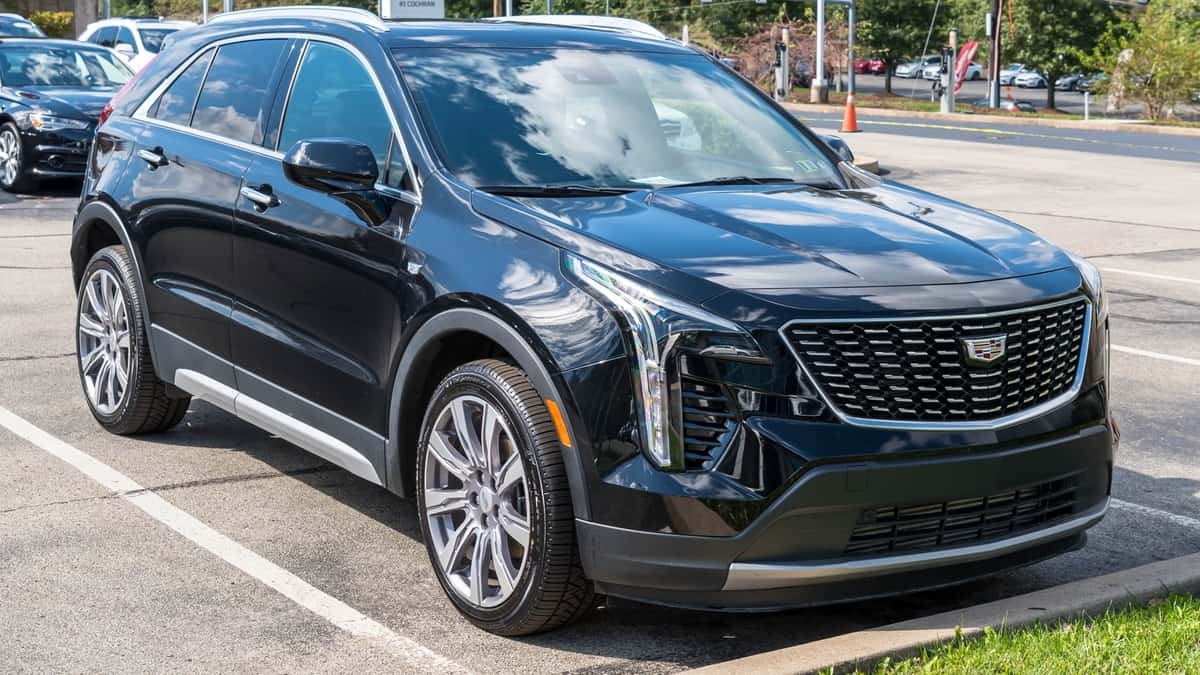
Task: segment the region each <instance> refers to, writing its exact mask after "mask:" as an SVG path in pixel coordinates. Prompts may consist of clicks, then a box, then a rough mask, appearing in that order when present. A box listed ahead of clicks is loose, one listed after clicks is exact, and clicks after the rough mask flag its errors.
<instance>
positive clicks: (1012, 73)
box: [1000, 63, 1029, 86]
mask: <svg viewBox="0 0 1200 675" xmlns="http://www.w3.org/2000/svg"><path fill="white" fill-rule="evenodd" d="M1027 70H1029V69H1028V68H1026V67H1025V64H1024V63H1010V64H1008V65H1007V66H1004V69H1003V70H1001V71H1000V84H1003V85H1005V86H1007V85H1010V84H1012V83H1013V80H1015V79H1016V77H1017V76H1018V75H1020V74H1021V73H1023V72H1025V71H1027Z"/></svg>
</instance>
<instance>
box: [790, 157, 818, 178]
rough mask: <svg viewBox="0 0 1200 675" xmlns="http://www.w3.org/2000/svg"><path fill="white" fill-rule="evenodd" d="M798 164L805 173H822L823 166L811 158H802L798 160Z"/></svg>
mask: <svg viewBox="0 0 1200 675" xmlns="http://www.w3.org/2000/svg"><path fill="white" fill-rule="evenodd" d="M796 166H798V167H800V170H801V171H803V172H804V173H807V174H810V175H811V174H815V173H821V166H820V165H819V164H817V163H816V162H814V161H812V160H811V159H802V160H800V161H798V162H796Z"/></svg>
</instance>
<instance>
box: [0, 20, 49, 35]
mask: <svg viewBox="0 0 1200 675" xmlns="http://www.w3.org/2000/svg"><path fill="white" fill-rule="evenodd" d="M0 35H3V36H7V37H46V34H45V33H43V32H42V29H40V28H38V27H37V26H35V25H33V24H32V23H30V22H28V21H17V20H12V19H7V20H6V19H0Z"/></svg>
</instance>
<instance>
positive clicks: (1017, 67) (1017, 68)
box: [1004, 63, 1025, 70]
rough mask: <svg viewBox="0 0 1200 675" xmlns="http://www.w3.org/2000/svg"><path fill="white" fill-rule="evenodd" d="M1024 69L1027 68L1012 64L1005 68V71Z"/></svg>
mask: <svg viewBox="0 0 1200 675" xmlns="http://www.w3.org/2000/svg"><path fill="white" fill-rule="evenodd" d="M1024 67H1025V66H1022V65H1021V64H1019V63H1010V64H1008V65H1007V66H1005V68H1004V69H1005V70H1020V69H1022V68H1024Z"/></svg>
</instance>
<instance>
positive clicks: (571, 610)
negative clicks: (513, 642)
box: [416, 359, 596, 636]
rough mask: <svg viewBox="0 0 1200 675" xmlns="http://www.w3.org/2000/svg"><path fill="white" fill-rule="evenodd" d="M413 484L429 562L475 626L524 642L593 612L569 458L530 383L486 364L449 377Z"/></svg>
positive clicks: (424, 435) (433, 408)
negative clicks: (566, 463) (567, 464)
mask: <svg viewBox="0 0 1200 675" xmlns="http://www.w3.org/2000/svg"><path fill="white" fill-rule="evenodd" d="M517 472H520V477H519V478H518V477H517ZM416 476H417V490H416V492H417V503H418V509H419V514H420V518H419V519H420V522H421V534H422V535H423V537H424V539H425V546H426V549H427V550H428V552H429V560H430V562H431V563H432V564H433V568H434V572H435V574H436V575H437V578H438V582H439V583H441V585H442V589H443V590H444V591H445V592H446V595H447V596H448V597H449V598H450V600H451V602H453V603H454V606H455V608H456V609H458V611H459V612H460V613H461V614H462V615H463V616H465V617H466V618H467V620H469V621H470V622H471V623H473V624H475V625H476V626H478V627H480V628H482V629H484V630H486V631H489V632H491V633H496V634H498V635H508V636H513V635H529V634H531V633H538V632H541V631H546V630H551V629H554V628H558V627H559V626H563V625H565V624H567V623H570V622H572V621H575V620H577V619H579V618H580V617H582V616H584V615H585V614H587V612H588V611H589V610H591V609H592V608H593V607H595V605H596V595H595V592H594V590H593V587H592V583H591V581H589V580H588V579H587V578H586V577H585V576H584V574H583V567H582V565H581V564H580V560H579V551H578V548H577V546H576V543H575V514H574V510H573V508H572V505H571V491H570V488H569V486H568V484H567V475H566V468H565V466H564V464H563V458H562V448H561V447H560V445H559V441H558V435H557V433H556V432H555V427H554V423H553V421H552V420H551V419H550V414H549V412H548V411H547V410H546V405H545V403H543V401H542V398H541V396H539V395H538V393H537V390H536V389H534V387H533V385H532V384H531V383H530V381H529V379H528V377H526V375H525V373H524V372H523V371H521V370H520V369H518V368H515V367H513V366H511V365H509V364H507V363H504V362H502V361H496V360H492V359H488V360H481V361H473V362H471V363H468V364H465V365H463V366H459V367H458V368H456V369H454V370H453V371H452V372H451V373H450V374H449V375H447V376H446V378H445V379H443V380H442V382H441V384H439V385H438V387H437V390H436V391H435V392H434V393H433V396H432V398H431V400H430V403H429V406H428V408H427V410H426V413H425V420H424V422H423V423H422V426H421V436H420V444H419V451H418V453H417V473H416ZM522 542H524V545H523V544H522Z"/></svg>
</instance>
